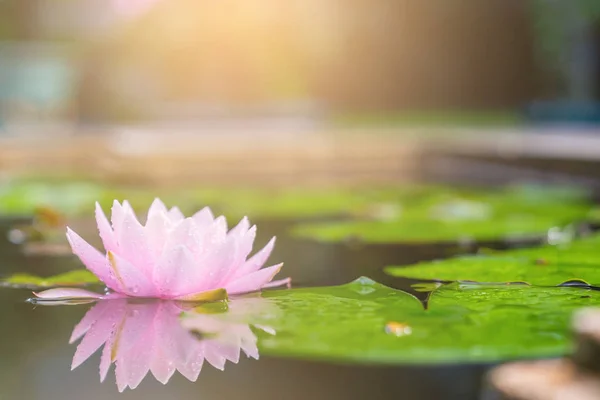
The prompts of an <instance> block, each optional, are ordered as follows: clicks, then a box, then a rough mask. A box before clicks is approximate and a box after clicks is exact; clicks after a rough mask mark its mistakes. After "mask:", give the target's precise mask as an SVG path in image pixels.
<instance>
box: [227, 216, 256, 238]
mask: <svg viewBox="0 0 600 400" xmlns="http://www.w3.org/2000/svg"><path fill="white" fill-rule="evenodd" d="M249 228H250V221H248V217H244V218H242V219H241V220H240V222H239V223H238V224H237V225H236V226H235V227H233V228H231V230H230V231H229V233H228V234H227V235H228V236H238V237H241V236H244V235H245V234H246V232H247V231H248V229H249Z"/></svg>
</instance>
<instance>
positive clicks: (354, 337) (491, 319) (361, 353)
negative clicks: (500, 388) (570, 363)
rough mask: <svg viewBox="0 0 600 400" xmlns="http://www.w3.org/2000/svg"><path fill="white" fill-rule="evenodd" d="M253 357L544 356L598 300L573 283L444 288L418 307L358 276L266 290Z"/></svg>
mask: <svg viewBox="0 0 600 400" xmlns="http://www.w3.org/2000/svg"><path fill="white" fill-rule="evenodd" d="M263 297H265V298H266V299H268V300H271V301H273V302H275V303H276V304H277V306H278V309H279V313H280V314H279V315H277V316H272V315H269V314H268V313H267V314H263V315H262V316H260V317H257V318H256V319H255V320H254V321H253V323H256V324H261V323H265V324H268V325H269V326H270V327H272V328H273V330H274V331H276V332H277V334H276V335H275V336H270V335H264V334H260V333H259V347H260V350H261V354H265V355H277V356H291V357H299V358H310V359H324V360H339V361H355V362H377V363H416V364H422V363H445V362H487V361H499V360H505V359H513V358H523V357H542V356H543V357H549V356H558V355H561V354H564V353H565V352H566V351H567V350H568V348H569V320H570V316H571V314H572V312H573V311H574V310H575V309H577V308H579V307H585V306H592V305H599V304H600V292H596V291H592V290H586V289H581V288H566V287H549V288H546V287H544V288H542V287H531V286H503V285H501V286H485V285H467V286H460V285H458V284H451V285H445V286H443V287H441V288H440V289H438V290H436V291H435V292H433V294H432V296H431V299H430V302H429V307H428V309H427V310H425V309H424V308H423V307H422V305H421V303H420V302H419V301H418V300H417V299H416V298H414V297H412V296H411V295H409V294H407V293H404V292H401V291H397V290H394V289H391V288H388V287H386V286H383V285H380V284H378V283H376V282H373V281H371V280H368V279H365V278H361V279H359V280H357V281H355V282H352V283H349V284H346V285H342V286H337V287H320V288H304V289H292V290H285V291H270V292H265V293H264V294H263Z"/></svg>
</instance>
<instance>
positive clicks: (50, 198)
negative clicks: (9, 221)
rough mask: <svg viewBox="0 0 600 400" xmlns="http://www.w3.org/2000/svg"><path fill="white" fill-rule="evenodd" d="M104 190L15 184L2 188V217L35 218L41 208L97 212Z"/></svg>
mask: <svg viewBox="0 0 600 400" xmlns="http://www.w3.org/2000/svg"><path fill="white" fill-rule="evenodd" d="M104 196H105V191H104V189H103V188H102V187H101V186H99V185H96V184H93V183H90V182H47V183H44V182H35V181H32V182H30V181H24V182H12V183H8V184H6V185H3V186H0V213H2V214H12V215H15V214H21V215H31V214H34V213H35V212H36V210H38V209H39V208H43V207H44V208H49V209H53V210H56V211H59V212H62V213H68V214H71V215H72V214H78V213H82V212H89V210H92V211H93V207H94V202H95V201H97V200H101V199H103V197H104Z"/></svg>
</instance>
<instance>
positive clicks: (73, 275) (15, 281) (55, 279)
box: [0, 269, 99, 289]
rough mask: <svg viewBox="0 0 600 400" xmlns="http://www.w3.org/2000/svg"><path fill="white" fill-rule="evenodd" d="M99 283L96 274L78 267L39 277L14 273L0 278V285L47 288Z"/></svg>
mask: <svg viewBox="0 0 600 400" xmlns="http://www.w3.org/2000/svg"><path fill="white" fill-rule="evenodd" d="M94 283H99V281H98V278H97V277H96V275H94V274H92V273H91V272H90V271H88V270H86V269H78V270H75V271H69V272H65V273H62V274H58V275H54V276H48V277H41V276H36V275H31V274H14V275H11V276H9V277H8V278H5V279H3V280H0V286H9V287H28V288H34V289H35V288H47V287H53V286H86V285H90V284H94Z"/></svg>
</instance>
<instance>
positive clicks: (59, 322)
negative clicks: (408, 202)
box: [0, 221, 490, 400]
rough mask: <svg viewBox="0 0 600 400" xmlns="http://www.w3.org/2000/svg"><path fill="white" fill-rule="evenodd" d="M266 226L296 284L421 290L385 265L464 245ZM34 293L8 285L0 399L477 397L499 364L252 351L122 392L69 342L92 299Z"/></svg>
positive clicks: (39, 259)
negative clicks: (50, 301)
mask: <svg viewBox="0 0 600 400" xmlns="http://www.w3.org/2000/svg"><path fill="white" fill-rule="evenodd" d="M90 223H91V221H90ZM257 225H258V226H259V237H258V239H257V241H256V245H257V246H261V245H262V244H264V243H266V241H267V239H268V238H269V237H270V236H272V235H277V236H278V243H277V246H276V249H275V251H274V253H273V254H272V256H271V258H270V261H272V263H274V262H280V261H284V262H285V267H284V269H283V272H282V275H284V276H291V277H292V279H293V285H294V287H302V286H324V285H337V284H343V283H347V282H350V281H352V280H354V279H356V278H358V277H360V276H368V277H370V278H372V279H374V280H376V281H378V282H380V283H383V284H386V285H389V286H391V287H394V288H397V289H402V290H407V291H411V292H412V293H414V292H413V291H412V290H411V288H410V285H411V283H414V281H410V280H407V279H401V278H393V277H389V276H387V275H385V274H383V272H382V271H381V268H382V267H384V266H387V265H391V264H393V265H401V264H410V263H414V262H416V261H419V260H427V259H433V258H438V257H443V256H447V255H449V254H452V253H456V252H459V251H461V250H458V249H456V248H451V247H447V248H443V247H435V246H420V247H419V246H413V247H405V246H404V247H403V246H386V245H378V246H356V245H352V244H319V243H317V242H311V241H303V240H297V239H291V238H289V237H288V236H286V235H285V233H284V232H285V230H286V229H285V228H286V227H285V224H281V223H258V224H257ZM9 226H10V225H8V224H4V225H3V226H2V230H1V232H0V237H1V238H6V236H7V231H8V229H9ZM466 250H472V249H466ZM462 251H465V249H463V250H462ZM0 254H1V257H2V258H1V260H2V264H1V265H2V267H1V268H0V271H1V272H0V273H1V274H2V275H4V274H10V273H14V272H24V271H26V272H31V273H36V274H41V275H51V274H55V273H58V272H63V271H68V270H71V269H73V268H74V267H77V266H79V265H80V264H79V261H78V260H77V259H75V258H74V257H70V256H68V257H67V256H60V257H59V256H43V255H36V256H28V257H26V256H24V255H22V253H21V252H20V251H19V248H18V247H16V246H14V245H13V244H10V243H9V242H8V241H7V240H4V239H3V240H2V241H0ZM29 297H31V291H29V290H22V289H0V363H1V364H2V366H1V367H0V400H13V399H14V400H18V399H23V400H35V399H44V400H48V399H64V400H68V399H89V400H92V399H102V400H106V399H111V398H119V399H165V398H174V399H233V398H236V399H242V398H247V399H349V398H352V399H358V398H399V399H422V400H429V399H432V400H433V399H436V400H437V399H477V398H480V394H481V390H482V381H483V377H484V374H485V372H486V371H487V370H488V368H489V367H490V366H489V365H472V364H466V365H442V366H418V367H413V366H401V367H399V366H382V365H360V364H351V365H350V364H343V363H334V362H332V363H329V362H322V361H319V362H316V361H307V360H295V359H289V358H286V359H283V358H274V357H268V356H261V357H260V359H259V360H258V361H257V360H253V359H249V358H246V357H245V356H242V357H241V359H240V362H239V364H237V365H236V364H233V363H227V364H226V366H225V370H224V371H219V370H217V369H215V368H213V367H211V366H210V365H208V364H207V363H205V365H204V367H203V369H202V372H201V373H200V376H199V378H198V380H197V381H196V382H195V383H193V382H189V381H188V380H186V379H185V378H184V377H182V376H181V375H179V374H178V373H175V375H174V376H173V378H172V379H171V380H170V381H169V383H168V384H167V385H162V384H161V383H159V382H157V381H156V380H155V379H154V378H153V377H152V376H151V375H150V374H148V375H147V376H146V378H145V379H144V381H143V382H142V383H141V384H140V386H139V387H138V388H136V389H135V390H129V389H128V390H126V391H125V392H124V393H119V392H118V390H117V386H116V385H115V383H114V381H115V375H114V372H112V371H111V372H109V374H108V376H107V378H106V380H105V382H103V383H101V382H100V379H99V375H98V365H99V363H100V355H99V354H95V355H93V356H92V357H91V358H90V359H88V360H87V361H86V362H84V363H83V365H81V366H79V367H78V368H76V369H75V370H73V371H71V370H70V369H71V368H70V367H71V362H72V358H73V354H74V353H75V350H76V344H69V338H70V336H71V332H72V330H73V327H74V326H75V325H76V324H77V323H78V322H79V321H80V320H81V319H82V318H83V317H84V315H85V314H86V312H87V311H88V310H89V309H90V308H91V307H92V305H89V304H87V305H86V304H84V305H76V306H56V307H44V306H39V305H38V306H36V305H33V304H29V303H27V302H26V301H25V300H26V299H27V298H29ZM98 353H99V352H98Z"/></svg>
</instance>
